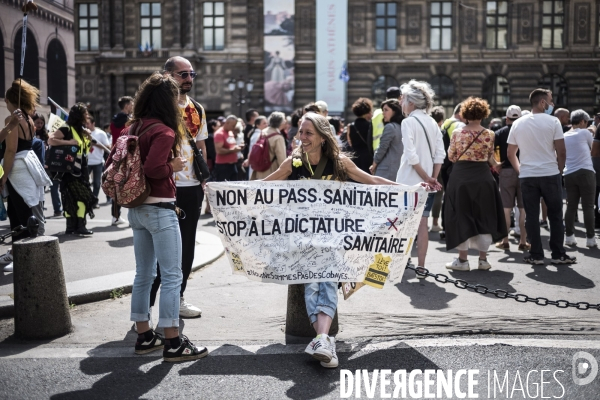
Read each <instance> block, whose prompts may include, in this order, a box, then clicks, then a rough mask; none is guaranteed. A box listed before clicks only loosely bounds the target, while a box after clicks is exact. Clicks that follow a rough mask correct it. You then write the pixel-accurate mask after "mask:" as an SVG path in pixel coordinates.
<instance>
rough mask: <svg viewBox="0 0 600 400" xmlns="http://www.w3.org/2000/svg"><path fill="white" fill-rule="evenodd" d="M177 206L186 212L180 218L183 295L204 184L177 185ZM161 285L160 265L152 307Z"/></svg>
mask: <svg viewBox="0 0 600 400" xmlns="http://www.w3.org/2000/svg"><path fill="white" fill-rule="evenodd" d="M176 197H177V207H179V208H181V209H182V210H183V212H185V218H184V219H179V231H180V232H181V272H183V280H182V281H181V291H180V295H181V297H183V292H185V287H186V285H187V280H188V278H189V277H190V273H191V272H192V264H193V262H194V250H195V249H196V228H197V227H198V218H200V208H201V207H202V201H203V200H204V190H202V186H201V185H198V186H186V187H177V196H176ZM159 287H160V265H157V268H156V278H155V279H154V283H153V284H152V289H151V290H150V307H153V306H154V302H155V301H156V293H157V292H158V288H159Z"/></svg>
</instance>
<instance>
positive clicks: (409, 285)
mask: <svg viewBox="0 0 600 400" xmlns="http://www.w3.org/2000/svg"><path fill="white" fill-rule="evenodd" d="M409 274H410V275H409ZM407 275H409V276H410V277H412V275H415V273H414V272H412V271H411V272H406V270H405V273H404V276H403V277H402V281H401V282H400V283H398V284H396V285H395V286H396V287H397V288H398V290H399V291H400V292H401V293H402V294H404V295H406V296H408V297H409V298H410V305H411V306H413V307H415V308H418V309H420V310H443V309H444V308H448V303H450V301H452V300H454V298H456V297H458V295H456V294H454V293H450V292H448V291H447V290H446V289H444V288H443V287H441V286H438V284H436V283H435V282H434V281H433V280H432V278H428V279H419V280H418V281H416V282H415V281H412V282H408V281H407V280H406V279H407Z"/></svg>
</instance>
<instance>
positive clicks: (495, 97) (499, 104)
mask: <svg viewBox="0 0 600 400" xmlns="http://www.w3.org/2000/svg"><path fill="white" fill-rule="evenodd" d="M482 92H483V98H484V99H485V100H487V102H488V104H489V105H490V110H491V115H490V116H491V117H492V118H495V117H502V116H504V115H506V109H507V108H508V106H509V105H510V85H509V84H508V81H507V80H506V78H505V77H503V76H500V75H492V76H490V77H488V78H487V79H486V80H485V81H484V82H483V90H482Z"/></svg>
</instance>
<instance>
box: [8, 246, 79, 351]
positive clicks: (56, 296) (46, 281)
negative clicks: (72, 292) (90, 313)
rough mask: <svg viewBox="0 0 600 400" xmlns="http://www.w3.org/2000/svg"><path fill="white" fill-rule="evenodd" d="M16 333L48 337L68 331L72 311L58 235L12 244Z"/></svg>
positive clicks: (25, 336) (30, 336)
mask: <svg viewBox="0 0 600 400" xmlns="http://www.w3.org/2000/svg"><path fill="white" fill-rule="evenodd" d="M13 257H14V271H13V281H14V292H15V334H16V335H17V336H18V337H21V338H25V339H50V338H53V337H57V336H63V335H66V334H67V333H69V332H71V329H72V325H71V314H70V312H69V299H68V298H67V288H66V286H65V276H64V272H63V267H62V259H61V257H60V249H59V246H58V238H56V237H53V236H40V237H36V238H29V239H23V240H20V241H18V242H15V243H13Z"/></svg>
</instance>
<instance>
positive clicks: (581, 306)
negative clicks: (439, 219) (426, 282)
mask: <svg viewBox="0 0 600 400" xmlns="http://www.w3.org/2000/svg"><path fill="white" fill-rule="evenodd" d="M406 268H407V269H412V270H413V271H415V273H416V274H417V275H419V276H425V277H428V276H430V277H432V278H434V279H435V280H436V282H440V283H452V284H453V285H454V286H456V287H457V288H459V289H466V290H472V291H474V292H476V293H479V294H493V295H494V296H496V297H497V298H499V299H514V300H516V301H518V302H519V303H534V304H537V305H538V306H556V307H558V308H569V307H573V308H576V309H578V310H597V311H600V304H590V303H588V302H585V301H580V302H579V303H571V302H569V301H567V300H556V301H554V300H548V299H547V298H545V297H529V296H527V295H526V294H520V293H517V294H515V293H508V292H507V291H506V290H502V289H495V290H492V289H489V288H487V287H486V286H484V285H474V284H472V283H469V282H467V281H464V280H462V279H452V278H450V277H448V276H447V275H444V274H432V273H431V272H429V270H428V269H427V268H417V267H415V266H414V265H412V264H408V265H407V266H406Z"/></svg>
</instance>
